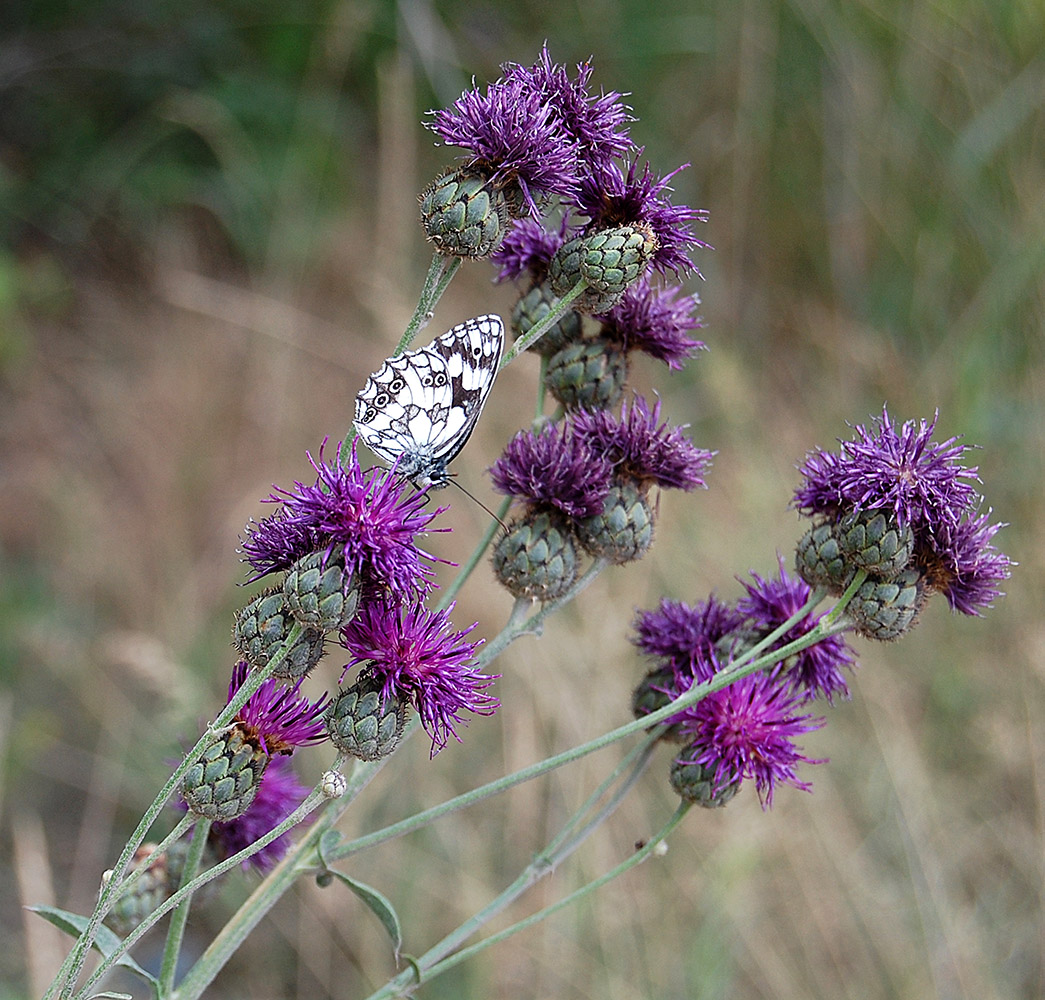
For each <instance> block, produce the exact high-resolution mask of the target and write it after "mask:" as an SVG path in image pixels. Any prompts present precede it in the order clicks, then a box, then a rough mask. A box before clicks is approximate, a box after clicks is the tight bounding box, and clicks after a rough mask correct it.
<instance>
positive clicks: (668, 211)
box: [574, 159, 711, 275]
mask: <svg viewBox="0 0 1045 1000" xmlns="http://www.w3.org/2000/svg"><path fill="white" fill-rule="evenodd" d="M685 166H689V164H685V165H684V166H683V167H679V168H678V169H677V170H673V171H672V172H671V173H670V174H668V175H667V176H666V177H661V178H658V177H656V176H655V175H654V174H653V173H652V172H651V170H650V166H649V164H648V163H647V164H646V165H645V166H644V167H643V170H642V174H641V175H639V176H636V171H637V169H638V160H637V159H636V160H633V161H632V162H631V163H630V164H629V165H628V172H627V173H624V171H623V170H622V169H621V167H620V166H619V165H618V164H617V163H615V162H609V161H607V162H604V163H599V164H594V165H593V169H592V170H591V171H590V172H589V173H588V174H587V175H586V176H585V178H584V180H583V181H582V182H581V186H580V190H579V192H578V194H577V195H576V197H575V199H574V204H575V205H576V207H577V211H578V212H580V214H581V215H586V216H587V217H588V218H589V219H590V220H591V221H590V222H589V224H588V225H587V226H585V232H595V231H597V230H600V229H609V228H614V227H617V226H641V225H644V226H648V227H649V229H650V230H651V231H652V232H653V234H654V235H655V236H656V237H657V243H658V249H657V252H656V253H655V254H654V255H653V260H652V264H653V267H655V268H656V269H657V270H658V271H660V272H661V273H664V272H666V271H673V272H674V273H675V274H676V275H681V274H684V273H687V272H690V271H695V272H696V273H697V274H698V275H699V274H700V272H699V271H698V270H697V266H696V265H695V264H694V263H693V261H692V260H690V258H689V256H688V253H689V251H690V250H691V249H693V248H694V247H701V248H703V249H707V250H710V249H711V247H710V246H708V244H707V243H703V242H702V241H701V240H698V239H697V238H696V236H694V235H693V231H692V230H691V229H690V225H691V224H692V223H693V222H706V221H707V212H705V211H703V210H698V209H693V208H689V207H688V206H686V205H673V204H672V203H671V202H670V201H669V200H668V193H669V192H670V191H671V187H670V186H669V184H668V181H670V180H671V178H672V177H674V176H675V174H677V173H678V172H679V170H683V169H684V167H685Z"/></svg>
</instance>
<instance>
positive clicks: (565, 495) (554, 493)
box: [490, 424, 612, 518]
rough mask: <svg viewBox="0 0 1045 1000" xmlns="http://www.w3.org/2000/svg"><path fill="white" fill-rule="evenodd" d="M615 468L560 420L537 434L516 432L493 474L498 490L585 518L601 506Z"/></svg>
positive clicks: (496, 463)
mask: <svg viewBox="0 0 1045 1000" xmlns="http://www.w3.org/2000/svg"><path fill="white" fill-rule="evenodd" d="M611 471H612V468H611V466H610V463H609V462H608V461H607V460H606V459H605V458H603V457H602V455H600V454H599V453H598V451H597V450H596V449H594V448H592V447H591V446H590V445H589V443H588V442H587V441H586V440H585V439H584V438H582V437H579V436H578V435H577V434H574V433H572V432H571V430H570V427H569V425H567V424H557V425H552V426H548V427H544V428H543V429H542V430H541V431H540V432H539V433H536V434H535V433H533V432H532V431H520V432H519V433H518V434H516V435H515V437H513V438H512V440H511V441H509V442H508V445H507V447H506V448H505V449H504V453H503V454H502V455H501V457H500V458H499V459H497V461H496V462H495V463H494V464H493V466H492V468H491V469H490V475H491V477H492V479H493V484H494V488H495V489H496V490H497V491H498V492H500V493H504V494H506V495H508V496H513V497H518V498H520V499H522V500H525V501H527V502H528V503H531V504H533V505H534V506H536V507H543V508H551V509H554V510H557V511H559V512H561V513H563V514H565V515H566V516H567V517H570V518H581V517H591V516H593V515H595V514H598V513H599V512H600V511H601V510H602V501H603V500H604V499H605V498H606V494H607V493H608V492H609V490H610V485H611V482H612V480H611V476H610V474H611Z"/></svg>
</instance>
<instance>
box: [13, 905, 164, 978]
mask: <svg viewBox="0 0 1045 1000" xmlns="http://www.w3.org/2000/svg"><path fill="white" fill-rule="evenodd" d="M26 909H27V910H32V912H33V913H38V914H40V916H41V917H43V918H44V920H46V921H47V922H48V923H49V924H53V925H54V926H55V927H57V928H58V929H59V930H60V931H65V933H66V934H69V935H70V936H71V937H79V936H80V935H81V934H82V933H83V932H84V931H85V930H86V929H87V925H88V924H89V923H90V920H89V919H88V918H87V917H83V916H80V914H79V913H70V912H69V911H68V910H60V909H59V908H58V907H57V906H27V907H26ZM122 943H123V942H122V941H121V940H120V938H119V937H118V936H117V935H116V934H114V933H113V932H112V931H111V930H109V928H108V927H106V926H105V925H104V924H103V925H102V926H101V927H99V928H98V934H97V936H96V937H95V939H94V949H95V950H96V951H98V952H100V953H101V955H102V957H103V958H108V957H109V956H110V955H111V954H112V953H113V952H114V951H116V950H117V948H119V947H120V945H121V944H122ZM116 964H117V965H122V966H123V967H124V968H125V969H129V970H130V971H131V972H134V973H136V974H137V975H139V976H141V977H142V979H144V980H145V981H146V982H148V983H149V984H150V985H152V986H153V987H156V986H158V985H159V983H158V982H157V980H156V977H155V976H154V975H152V973H150V972H146V971H145V969H143V968H142V967H141V966H140V965H139V964H138V963H137V962H136V961H135V960H134V959H133V958H131V956H130V955H121V956H120V957H119V958H118V959H116ZM96 995H97V996H100V997H103V996H108V995H109V994H105V993H98V994H96ZM112 995H113V996H115V995H116V994H112Z"/></svg>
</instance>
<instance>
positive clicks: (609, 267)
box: [548, 226, 659, 314]
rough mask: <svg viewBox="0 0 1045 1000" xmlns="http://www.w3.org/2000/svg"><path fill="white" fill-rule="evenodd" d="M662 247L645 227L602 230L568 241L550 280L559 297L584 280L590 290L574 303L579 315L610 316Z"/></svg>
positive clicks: (557, 256) (552, 266)
mask: <svg viewBox="0 0 1045 1000" xmlns="http://www.w3.org/2000/svg"><path fill="white" fill-rule="evenodd" d="M658 246H659V243H658V241H657V237H656V236H655V235H654V233H653V231H652V230H651V229H648V228H646V227H644V226H619V227H617V228H614V229H602V230H599V231H597V232H594V233H589V234H588V235H586V236H578V237H575V238H574V239H572V240H567V241H566V242H565V243H564V244H563V245H562V246H561V247H560V248H559V249H558V250H557V251H556V253H555V256H554V257H552V259H551V263H550V265H549V268H548V277H549V280H550V282H551V286H552V290H553V291H554V292H555V294H556V295H559V296H563V295H565V294H566V293H567V292H568V291H569V290H570V289H571V288H573V286H574V285H575V284H576V283H577V282H578V281H579V280H580V279H583V280H584V281H585V282H587V285H588V287H587V288H586V289H585V290H584V291H583V292H582V293H581V294H580V296H579V297H578V298H577V299H575V300H574V302H573V308H574V309H575V310H576V311H577V312H585V313H592V314H599V313H604V312H608V311H609V310H610V309H612V308H613V307H614V306H615V305H616V304H617V303H618V302H619V301H620V298H621V296H622V295H623V294H624V290H625V289H626V288H627V287H628V285H630V284H631V283H632V282H634V281H637V280H638V279H639V278H641V277H642V275H643V274H645V272H646V268H647V267H648V266H649V262H650V261H651V260H652V259H653V255H654V254H655V253H656V252H657V248H658Z"/></svg>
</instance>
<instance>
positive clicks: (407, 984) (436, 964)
mask: <svg viewBox="0 0 1045 1000" xmlns="http://www.w3.org/2000/svg"><path fill="white" fill-rule="evenodd" d="M691 808H692V805H691V803H689V802H681V803H680V804H679V807H678V809H676V810H675V813H674V815H673V816H672V817H671V819H670V820H668V822H667V823H666V824H665V825H664V826H663V827H662V828H661V830H660V831H659V832H658V833H657V834H656V835H655V836H653V837H652V838H650V840H649V841H648V842H647V843H646V844H645V845H644V846H643V847H641V848H639V849H638V850H637V851H635V852H634V853H633V854H632V855H631V856H630V857H628V858H627V860H625V861H622V862H621V863H620V864H619V865H617V866H616V867H615V868H612V869H611V870H610V871H608V872H606V873H605V874H604V875H601V876H599V878H597V879H594V880H593V881H591V882H589V883H588V884H587V885H585V886H582V887H581V888H580V889H577V890H575V891H574V892H571V893H569V894H568V895H566V896H564V897H563V898H562V899H560V900H557V901H556V902H554V903H552V904H551V905H550V906H546V907H545V908H544V909H543V910H539V911H538V912H537V913H533V914H531V915H530V916H528V917H526V918H525V919H523V920H520V921H518V922H517V923H514V924H512V925H511V926H510V927H506V928H505V929H504V930H502V931H499V932H498V933H496V934H492V935H491V936H490V937H488V938H485V939H484V940H482V941H480V942H478V943H477V944H474V945H471V946H470V947H468V948H461V949H460V950H459V951H456V952H454V953H453V954H452V955H450V957H449V958H443V957H442V956H443V955H446V954H447V953H448V952H449V951H450V950H452V946H451V947H447V945H448V944H449V943H450V941H451V939H452V938H454V939H456V938H457V937H458V936H459V932H460V931H461V930H462V929H463V928H464V927H465V926H466V925H462V928H459V929H458V931H455V932H454V933H453V934H452V935H448V937H447V938H444V939H443V940H442V941H440V942H439V944H437V945H436V946H435V947H433V948H431V949H429V951H427V952H426V953H425V954H424V955H422V956H421V957H420V958H419V959H417V961H416V962H415V963H413V964H412V965H411V967H410V968H409V969H406V970H404V971H403V972H402V973H400V975H398V976H396V978H395V979H393V980H391V981H390V982H388V983H387V984H386V985H385V986H383V987H382V988H381V989H380V990H378V991H377V992H376V993H372V994H371V995H370V996H369V997H368V998H367V1000H388V998H391V997H399V996H403V995H405V993H406V992H407V991H409V990H410V989H411V987H413V986H417V985H420V982H419V981H417V980H416V979H415V977H416V976H417V975H418V974H423V973H425V972H427V976H426V977H425V979H424V980H423V981H424V982H429V981H431V980H432V979H434V978H435V977H436V976H439V975H441V974H442V973H444V972H446V971H448V970H449V969H452V968H453V967H454V966H456V965H459V964H460V963H462V962H464V961H467V960H468V959H469V958H472V957H473V956H474V955H477V954H479V952H481V951H484V950H486V949H487V948H490V947H492V946H493V945H495V944H499V943H500V942H501V941H504V940H505V939H507V938H509V937H511V936H512V935H513V934H518V933H519V932H520V931H523V930H526V929H527V928H529V927H532V926H533V925H534V924H537V923H539V922H540V921H542V920H544V919H545V918H546V917H550V916H551V915H552V914H553V913H557V912H558V911H559V910H562V909H564V908H565V907H567V906H569V905H571V904H572V903H575V902H577V901H578V900H580V899H583V898H584V897H585V896H587V895H589V894H590V893H592V892H594V891H595V890H596V889H599V888H601V887H602V886H604V885H606V883H607V882H611V881H612V880H613V879H615V878H617V876H619V875H623V874H624V873H625V872H626V871H629V870H630V869H632V868H634V867H635V866H636V865H638V864H641V863H642V862H643V861H645V860H646V858H648V857H649V856H650V855H651V854H652V853H653V852H654V851H655V850H656V849H657V847H658V845H659V844H661V843H662V842H663V841H664V840H666V839H667V838H668V837H669V836H670V835H671V833H672V831H673V830H674V829H675V828H676V827H677V826H678V825H679V823H681V822H682V818H683V817H684V816H685V815H686V813H687V812H689V810H690V809H691ZM576 846H578V845H577V844H573V845H571V847H570V851H568V852H566V853H567V854H568V853H572V851H573V850H575V849H576ZM565 856H566V854H562V855H556V863H557V862H558V861H561V860H562V858H563V857H565ZM536 864H537V862H534V865H536ZM534 865H531V866H530V869H528V870H527V872H524V873H523V876H520V879H518V880H516V883H513V885H512V886H510V887H509V889H508V890H506V892H505V894H502V895H507V894H508V893H510V892H514V890H516V888H517V887H518V886H519V883H520V882H521V881H522V880H523V878H524V877H525V876H526V875H527V874H528V873H530V871H531V869H533V868H534ZM552 867H554V866H552ZM545 870H552V869H551V868H546V869H545ZM533 874H536V875H537V877H539V873H536V872H533V873H531V881H529V882H527V883H526V884H525V885H522V887H521V888H522V891H525V889H526V888H529V885H530V884H532V882H533V881H536V878H533V877H532V875H533ZM519 895H521V892H514V894H513V895H512V896H511V898H509V899H506V900H505V902H504V905H507V903H509V902H511V901H512V900H513V899H515V898H517V897H518V896H519ZM500 901H501V897H498V900H495V903H499V902H500ZM499 909H503V906H499V907H498V910H499ZM490 915H491V916H492V915H493V914H492V913H491V914H490ZM477 916H478V915H477ZM487 919H488V918H487ZM469 923H470V922H469ZM475 929H477V928H472V929H471V931H474V930H475ZM471 931H470V933H471ZM440 959H442V960H441V961H440Z"/></svg>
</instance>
